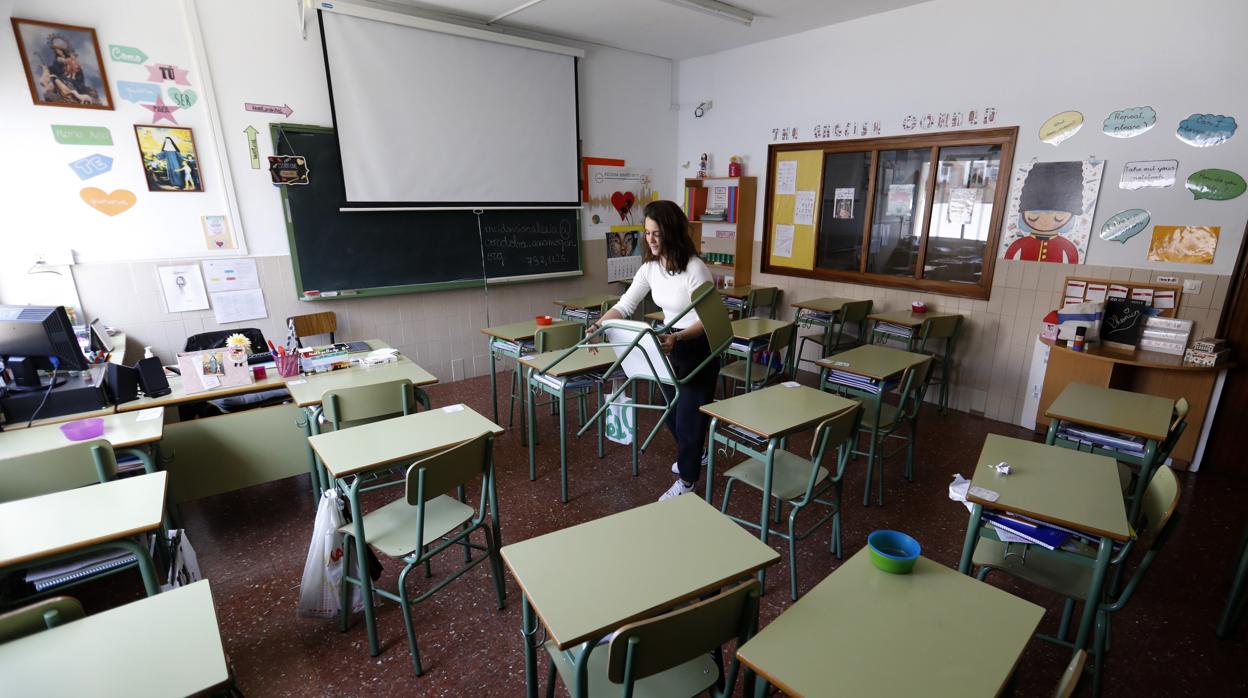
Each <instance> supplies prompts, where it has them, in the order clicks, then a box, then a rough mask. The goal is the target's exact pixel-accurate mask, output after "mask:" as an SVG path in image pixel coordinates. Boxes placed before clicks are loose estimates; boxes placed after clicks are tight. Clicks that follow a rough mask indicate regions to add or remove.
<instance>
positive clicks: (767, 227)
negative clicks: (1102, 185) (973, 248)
mask: <svg viewBox="0 0 1248 698" xmlns="http://www.w3.org/2000/svg"><path fill="white" fill-rule="evenodd" d="M1017 140H1018V127H1017V126H1011V127H1007V128H993V129H976V130H971V131H949V132H942V133H923V134H915V135H909V136H887V137H882V138H859V139H853V140H834V141H807V142H802V143H773V144H771V145H770V146H768V148H767V188H766V196H765V199H764V202H763V249H762V259H761V260H760V265H759V270H760V271H761V272H762V273H764V274H777V275H780V276H796V277H801V278H807V279H818V280H821V281H839V282H844V283H855V284H864V285H867V286H882V287H884V288H899V289H907V290H913V291H921V292H926V293H939V294H943V295H949V296H958V297H962V298H973V299H977V300H987V299H988V297H989V295H990V293H991V292H992V275H993V272H994V270H995V268H996V260H997V256H998V255H997V253H998V249H997V248H998V246H999V245H1000V241H1001V227H1002V224H1003V222H1004V220H1005V206H1006V203H1007V197H1008V196H1009V190H1010V183H1011V181H1012V179H1013V170H1014V146H1015V144H1016V142H1017ZM976 145H989V146H991V145H996V146H1000V147H1001V160H1000V165H999V169H998V174H997V191H996V192H995V193H994V194H993V201H992V205H993V211H992V218H991V220H990V222H989V224H988V231H989V232H988V239H987V241H985V244H984V266H983V273H982V274H981V275H980V279H979V283H978V284H970V283H965V282H960V281H942V280H936V279H927V278H923V277H922V276H920V273H921V272H922V270H923V268H924V264H925V263H926V261H927V244H928V233H929V232H930V228H931V219H932V209H933V208H934V202H933V196H934V195H935V190H936V185H937V179H938V177H937V176H936V173H937V171H938V168H939V162H940V150H941V148H947V147H956V146H976ZM921 148H928V149H930V151H931V158H930V160H929V163H930V165H931V169H930V172H931V176H930V177H928V181H927V185H926V186H927V195H926V201H927V205H926V207H925V210H924V211H923V227H922V234H921V237H920V242H919V254H918V258H917V260H916V263H915V268H914V273H915V275H914V276H910V277H906V276H894V275H891V274H878V273H874V272H868V271H867V270H866V268H867V264H868V261H869V258H870V249H871V223H872V221H873V220H874V216H875V194H876V191H875V185H876V180H877V179H878V178H879V171H878V170H879V163H880V157H879V152H880V151H882V150H917V149H921ZM809 150H819V151H822V152H823V153H824V157H825V158H826V156H827V154H829V153H847V152H849V153H859V152H865V153H868V154H869V155H870V159H871V169H870V173H869V176H868V179H867V192H866V208H865V220H864V221H863V227H862V243H861V245H862V246H861V247H860V248H859V251H860V254H859V265H858V271H842V270H833V269H820V268H818V267H817V266H816V267H815V268H814V269H794V268H792V267H782V266H776V265H773V264H771V231H772V227H773V225H772V209H773V197H774V196H775V171H776V156H777V154H779V153H787V152H793V151H809ZM824 175H825V171H823V170H821V173H820V176H819V188H818V190H817V191H819V192H823V189H824ZM826 208H827V207H825V206H820V207H819V216H818V218H817V219H816V220H815V230H816V241H815V244H816V245H818V232H817V231H818V230H819V229H820V228H821V227H822V223H823V216H824V215H825V213H826V210H825V209H826Z"/></svg>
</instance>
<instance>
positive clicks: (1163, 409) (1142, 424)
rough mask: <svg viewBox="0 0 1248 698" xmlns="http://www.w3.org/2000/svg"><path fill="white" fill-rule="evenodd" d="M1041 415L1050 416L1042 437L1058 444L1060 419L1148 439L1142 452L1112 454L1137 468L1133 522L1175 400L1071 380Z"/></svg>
mask: <svg viewBox="0 0 1248 698" xmlns="http://www.w3.org/2000/svg"><path fill="white" fill-rule="evenodd" d="M1044 416H1046V417H1048V418H1049V419H1050V421H1049V432H1048V434H1047V435H1046V436H1045V439H1044V442H1045V443H1047V444H1054V443H1057V441H1058V438H1057V429H1058V426H1059V425H1060V424H1061V423H1062V422H1070V423H1072V424H1078V425H1081V426H1086V427H1092V428H1093V429H1100V430H1102V431H1110V432H1118V433H1121V434H1130V435H1132V436H1140V437H1143V438H1145V439H1147V441H1146V442H1145V443H1144V453H1143V454H1142V455H1140V456H1134V455H1131V454H1129V453H1117V454H1116V455H1115V458H1117V459H1118V460H1120V461H1124V462H1127V463H1133V464H1135V465H1138V466H1139V468H1140V475H1139V478H1137V481H1136V484H1135V491H1134V492H1133V493H1132V494H1131V509H1130V511H1129V512H1127V516H1128V519H1129V520H1130V521H1135V517H1136V516H1137V515H1138V514H1139V512H1140V506H1141V505H1142V504H1143V503H1144V490H1145V489H1146V488H1147V487H1148V482H1149V480H1151V479H1152V477H1153V468H1155V467H1156V466H1157V447H1158V445H1160V444H1161V442H1162V441H1164V440H1165V438H1166V435H1167V434H1169V433H1170V419H1171V418H1172V417H1173V416H1174V400H1171V399H1170V398H1166V397H1157V396H1155V395H1144V394H1141V393H1132V392H1129V391H1126V390H1114V389H1113V388H1103V387H1101V386H1099V385H1088V384H1087V383H1071V384H1069V385H1067V386H1066V388H1065V389H1064V390H1063V391H1062V393H1061V395H1058V396H1057V399H1056V400H1054V401H1053V404H1051V405H1049V409H1048V410H1046V411H1045V413H1044Z"/></svg>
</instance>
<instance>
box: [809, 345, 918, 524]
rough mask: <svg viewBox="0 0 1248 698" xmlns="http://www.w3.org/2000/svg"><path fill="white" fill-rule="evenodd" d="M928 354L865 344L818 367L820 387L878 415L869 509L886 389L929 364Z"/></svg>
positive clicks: (870, 458) (866, 500) (867, 489)
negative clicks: (846, 377)
mask: <svg viewBox="0 0 1248 698" xmlns="http://www.w3.org/2000/svg"><path fill="white" fill-rule="evenodd" d="M929 358H930V357H928V356H927V355H925V354H917V353H914V352H910V351H903V350H901V349H895V348H893V347H885V346H881V345H878V344H864V345H862V346H860V347H854V348H853V349H850V350H848V351H843V352H841V353H839V354H833V355H832V356H825V357H824V358H822V359H819V360H818V361H816V362H815V363H816V364H817V365H818V366H819V387H820V389H824V388H826V387H827V386H828V384H829V383H833V384H835V385H836V386H837V388H838V389H839V390H842V391H846V392H849V393H851V394H853V395H855V396H856V397H859V398H861V399H863V400H864V402H866V404H864V405H863V409H864V410H866V411H867V412H868V413H869V414H873V415H874V419H873V420H871V444H870V446H868V448H867V477H866V484H865V486H864V487H863V491H862V505H863V506H864V507H865V506H869V505H870V504H871V472H872V471H873V470H874V469H875V467H876V462H875V454H876V441H877V440H878V438H879V433H880V427H879V424H880V413H881V412H882V411H883V409H884V394H885V393H887V392H888V390H887V389H885V388H884V386H886V385H887V384H888V383H889V382H890V381H893V380H894V379H900V378H901V376H902V375H903V374H904V373H905V372H906V371H907V370H909V369H910V368H911V367H913V366H917V365H918V364H921V363H923V362H924V361H926V360H928V359H929ZM832 371H841V372H844V373H849V374H852V375H855V376H859V377H861V378H864V379H867V380H868V381H870V382H872V383H874V384H875V385H876V386H879V387H880V389H879V390H866V389H863V388H862V387H861V386H860V385H857V384H855V383H852V382H846V381H843V380H840V379H838V378H837V377H836V376H834V375H833V373H832ZM879 450H880V451H881V453H880V463H879V468H880V486H879V492H877V493H876V497H877V498H878V500H879V503H880V505H881V506H883V505H884V458H883V455H884V454H883V453H882V451H883V448H882V445H881V448H880V449H879Z"/></svg>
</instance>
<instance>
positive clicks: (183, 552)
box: [160, 528, 204, 591]
mask: <svg viewBox="0 0 1248 698" xmlns="http://www.w3.org/2000/svg"><path fill="white" fill-rule="evenodd" d="M168 534H169V543H168V550H169V553H170V560H169V569H168V571H167V573H166V575H165V579H166V580H167V581H166V582H165V583H164V584H161V585H160V590H161V591H169V590H170V589H174V588H176V587H180V586H186V585H187V584H190V583H192V582H198V581H199V580H201V579H203V578H204V577H203V575H202V574H200V572H199V558H198V557H196V555H195V549H194V548H192V547H191V540H190V539H189V538H187V537H186V529H182V528H179V529H177V530H175V531H169V532H168Z"/></svg>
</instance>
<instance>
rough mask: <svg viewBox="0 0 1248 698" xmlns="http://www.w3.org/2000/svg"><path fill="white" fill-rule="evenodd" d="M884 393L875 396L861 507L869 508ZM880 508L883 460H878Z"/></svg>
mask: <svg viewBox="0 0 1248 698" xmlns="http://www.w3.org/2000/svg"><path fill="white" fill-rule="evenodd" d="M883 404H884V392H883V391H880V393H879V394H877V395H876V396H875V420H874V421H873V422H872V425H873V426H872V427H871V443H870V444H868V445H867V478H866V484H865V485H864V486H863V489H862V505H863V506H864V507H869V506H871V473H872V471H873V470H875V442H876V441H877V440H878V439H879V435H880V412H881V410H882V409H883ZM876 498H877V499H878V500H879V503H880V506H884V459H883V458H882V457H881V458H880V491H879V492H877V493H876Z"/></svg>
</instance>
